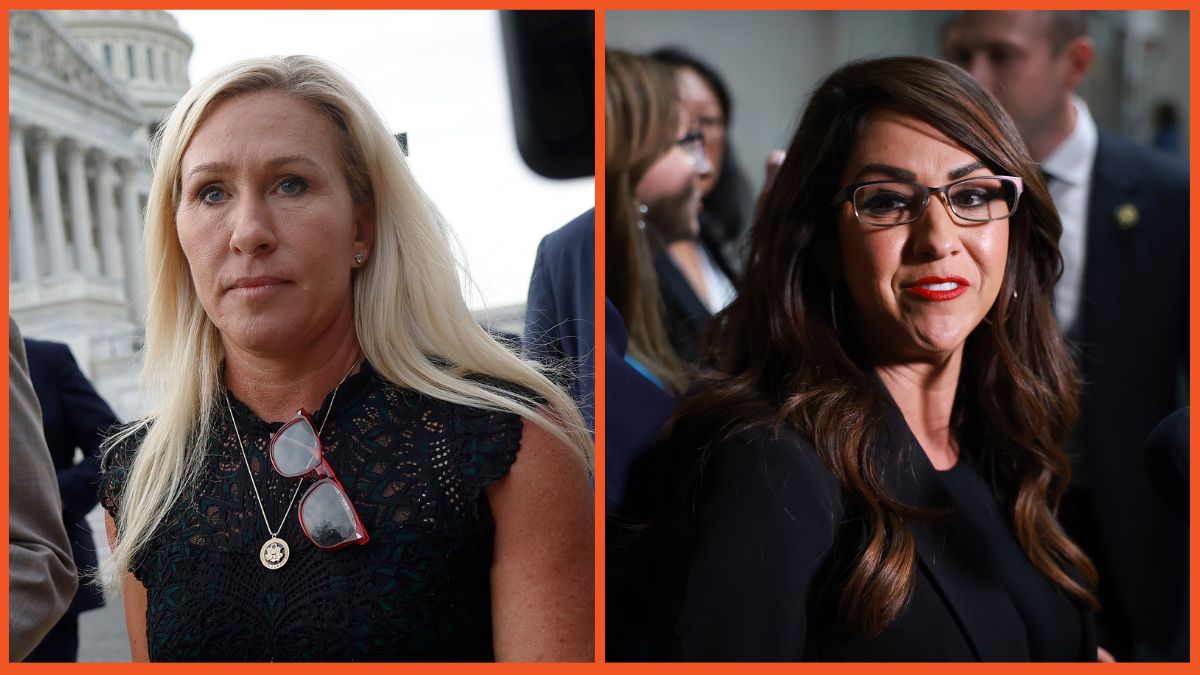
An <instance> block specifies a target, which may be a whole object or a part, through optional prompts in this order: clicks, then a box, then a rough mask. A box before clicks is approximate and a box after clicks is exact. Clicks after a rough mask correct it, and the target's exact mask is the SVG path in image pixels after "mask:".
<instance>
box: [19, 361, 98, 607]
mask: <svg viewBox="0 0 1200 675" xmlns="http://www.w3.org/2000/svg"><path fill="white" fill-rule="evenodd" d="M25 350H26V353H27V354H28V355H29V375H30V378H31V379H32V380H33V388H34V391H36V392H37V398H38V402H39V403H40V404H41V406H42V421H43V424H44V426H43V429H44V434H45V437H46V445H47V446H49V448H50V456H51V458H52V459H53V460H54V470H55V471H56V472H57V473H58V490H59V492H60V493H62V501H63V524H64V525H66V528H67V534H68V536H69V537H70V539H71V553H72V554H73V555H74V556H75V566H76V567H77V568H78V569H79V571H80V572H81V573H82V572H86V571H88V570H91V569H94V568H95V567H96V565H97V564H98V560H97V557H96V542H95V538H94V537H93V536H92V529H91V527H90V526H89V525H88V523H87V520H86V519H85V516H86V515H87V514H88V512H89V511H91V510H92V507H94V506H95V505H96V502H97V501H98V500H99V494H98V490H99V480H100V442H101V441H102V440H103V438H104V432H106V431H108V430H109V429H110V428H112V427H113V425H115V424H117V423H118V421H117V416H116V415H114V414H113V411H112V409H111V408H109V407H108V404H107V403H105V402H104V399H102V398H100V395H99V394H97V393H96V390H95V389H94V388H93V387H92V383H91V382H89V381H88V379H87V377H85V376H84V374H83V372H82V371H80V370H79V365H78V364H77V363H76V362H75V357H73V356H72V355H71V350H70V348H68V347H67V345H64V344H60V343H57V342H43V341H41V340H30V339H26V340H25ZM76 448H79V449H80V450H81V451H82V453H83V460H82V461H81V462H79V463H78V464H76V463H75V449H76ZM103 604H104V596H103V594H102V593H101V592H100V591H99V590H98V589H97V588H96V587H95V586H94V585H92V584H80V587H79V592H78V593H76V595H75V599H74V601H73V602H72V603H71V607H70V609H69V610H68V614H71V613H75V614H78V613H79V612H82V611H85V610H88V609H94V608H96V607H99V606H101V605H103Z"/></svg>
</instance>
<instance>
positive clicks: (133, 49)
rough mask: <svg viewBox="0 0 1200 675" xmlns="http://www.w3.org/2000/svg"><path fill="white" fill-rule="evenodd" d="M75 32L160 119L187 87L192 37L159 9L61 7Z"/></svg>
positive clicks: (66, 22) (61, 16) (61, 17)
mask: <svg viewBox="0 0 1200 675" xmlns="http://www.w3.org/2000/svg"><path fill="white" fill-rule="evenodd" d="M57 16H58V18H59V20H60V21H62V23H63V25H65V26H66V27H67V28H68V29H69V30H70V31H71V33H72V34H73V35H74V36H75V38H76V39H77V40H78V41H79V42H81V43H82V44H83V45H84V46H85V47H87V49H88V51H90V52H91V53H92V56H94V57H95V59H96V62H97V63H99V64H101V65H103V66H105V67H107V68H108V70H109V72H110V73H111V74H112V76H113V78H114V79H116V80H117V81H118V82H121V83H122V84H124V85H125V86H126V87H127V89H128V91H129V93H130V95H132V96H133V98H134V99H135V100H136V101H137V102H138V103H140V104H141V105H142V107H143V108H145V110H146V112H147V113H148V114H149V115H150V116H151V118H152V119H154V120H159V119H161V118H162V117H163V115H164V114H165V113H166V112H167V110H169V109H170V107H171V106H173V105H175V103H176V102H177V101H179V99H180V97H182V96H183V94H184V93H185V92H186V91H187V90H188V86H189V83H188V74H187V67H188V59H190V58H191V56H192V40H191V38H189V37H188V36H187V34H185V33H184V32H183V31H182V30H180V29H179V23H178V22H177V21H176V20H175V17H174V16H171V15H170V14H169V13H167V12H165V11H162V10H144V9H136V10H64V11H59V12H57Z"/></svg>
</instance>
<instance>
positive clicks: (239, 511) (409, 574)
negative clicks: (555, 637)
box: [101, 365, 521, 661]
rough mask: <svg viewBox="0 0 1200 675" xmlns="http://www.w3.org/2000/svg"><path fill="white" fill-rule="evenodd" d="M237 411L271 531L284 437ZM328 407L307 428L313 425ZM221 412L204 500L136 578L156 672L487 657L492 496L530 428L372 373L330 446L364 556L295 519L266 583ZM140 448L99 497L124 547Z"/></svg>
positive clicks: (282, 493)
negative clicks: (125, 513)
mask: <svg viewBox="0 0 1200 675" xmlns="http://www.w3.org/2000/svg"><path fill="white" fill-rule="evenodd" d="M231 402H232V406H233V414H234V415H235V416H236V418H237V425H238V428H239V429H240V431H241V434H242V439H243V442H244V444H245V449H246V456H247V457H248V459H249V463H250V467H249V470H250V472H251V473H253V474H254V479H255V481H257V483H258V489H259V492H260V494H261V495H262V501H263V505H264V507H265V508H266V513H267V518H268V519H269V520H270V523H271V528H272V529H274V528H275V527H277V526H278V525H279V523H280V521H281V520H282V519H283V518H284V513H285V511H287V508H288V502H289V500H290V499H291V498H292V494H293V492H294V491H295V489H296V485H297V480H299V479H288V478H283V477H282V476H280V475H278V474H277V473H276V472H275V471H274V470H273V469H272V467H271V462H270V459H269V458H268V457H267V456H266V454H265V453H266V450H267V443H268V440H269V438H270V436H271V434H272V433H273V432H274V431H275V430H276V429H278V428H279V427H280V426H282V425H281V424H279V423H275V424H268V423H265V422H263V421H261V420H259V419H258V418H257V417H256V416H255V415H254V414H253V413H252V412H251V411H250V410H249V409H248V408H247V407H246V406H244V405H243V404H242V403H240V402H239V401H237V400H236V399H233V398H231ZM329 403H330V401H329V399H328V398H327V399H326V401H325V402H324V403H323V404H322V406H321V409H320V410H318V411H317V412H316V413H314V414H313V419H314V423H315V424H316V425H318V426H319V425H320V424H321V423H322V421H323V420H325V415H326V411H327V410H328V409H329ZM221 411H222V412H223V413H224V414H222V415H220V419H219V421H218V422H217V424H216V433H215V436H214V438H213V439H212V442H211V443H210V444H209V454H208V457H207V458H206V461H205V464H204V468H203V471H202V474H201V478H200V481H199V485H198V487H197V488H195V489H194V490H193V491H191V492H190V493H189V494H187V495H185V497H184V498H183V499H181V500H180V502H179V503H178V504H177V505H176V506H175V507H174V508H173V509H172V510H171V512H170V515H169V516H168V518H167V519H166V520H165V521H164V522H163V523H162V524H161V525H160V526H159V527H158V529H157V531H156V533H155V535H154V537H153V540H152V542H151V544H150V546H149V547H148V549H147V550H146V552H145V554H144V555H143V556H142V557H141V558H140V559H139V560H138V562H137V564H136V565H135V566H134V570H133V573H134V575H135V576H136V577H137V579H138V580H139V581H141V582H142V584H143V585H144V586H145V587H146V593H147V609H146V626H147V631H146V632H147V640H148V643H149V652H150V659H151V660H153V661H267V660H275V661H444V660H454V661H484V660H490V659H492V658H493V654H492V632H491V597H490V590H489V583H488V574H489V568H490V565H491V561H492V538H493V533H494V524H493V521H492V517H491V513H490V511H489V509H488V503H487V498H486V497H485V496H484V494H483V488H484V487H485V486H487V485H488V484H489V483H491V482H492V481H494V480H496V479H498V478H501V477H503V476H504V475H505V473H506V472H507V471H508V469H509V467H510V466H511V465H512V463H513V461H514V460H515V459H516V454H517V449H518V447H519V445H520V440H521V419H520V417H518V416H516V415H512V414H508V413H497V412H491V411H485V410H479V409H474V408H468V407H465V406H460V405H455V404H451V403H446V402H442V401H437V400H432V399H429V398H427V397H424V396H422V395H420V394H417V393H415V392H413V391H410V390H406V389H402V388H400V387H397V386H394V385H392V384H390V383H388V382H386V381H385V380H383V379H382V378H381V377H379V376H378V375H377V374H376V373H375V372H374V371H373V370H372V369H371V368H370V367H369V366H365V365H364V367H363V369H362V370H361V371H360V372H359V373H357V374H355V375H354V376H352V377H350V378H349V379H347V380H346V381H345V382H344V383H343V384H342V386H341V388H340V390H339V391H338V393H337V398H336V400H335V401H334V408H333V411H332V413H331V414H330V415H329V419H328V421H327V423H326V424H325V426H324V431H323V432H322V433H321V440H322V442H323V443H324V446H325V458H326V460H328V462H329V464H330V465H331V466H332V467H333V470H334V472H336V473H337V476H338V478H340V479H341V481H342V483H343V485H344V486H345V488H346V491H347V492H348V493H349V494H350V498H351V500H352V501H353V503H354V506H355V508H356V509H357V511H358V514H359V517H360V518H361V519H362V522H363V525H364V526H365V527H366V530H367V532H368V534H369V535H370V542H369V543H367V544H365V545H350V546H348V547H346V548H342V549H339V550H337V551H331V552H330V551H322V550H320V549H318V548H316V547H315V546H314V545H313V544H312V542H311V541H309V539H308V538H307V537H306V536H305V535H304V533H303V531H302V530H301V528H300V525H299V522H298V520H297V517H296V507H295V505H293V506H292V509H291V511H290V512H289V513H288V514H287V519H286V521H285V522H284V524H283V529H282V531H281V532H280V533H279V536H280V537H281V538H282V539H284V540H285V541H286V542H287V543H288V545H289V547H290V549H291V556H290V558H289V559H288V561H287V563H286V564H285V565H284V566H283V567H282V568H280V569H278V570H268V569H266V568H265V567H264V566H263V565H262V563H261V562H260V561H259V548H260V547H261V546H262V544H263V543H264V542H265V541H266V540H267V539H268V538H269V537H270V535H269V534H268V530H267V527H266V525H265V524H264V523H263V515H262V512H261V511H260V510H259V506H258V504H257V502H256V501H255V498H254V491H253V489H252V488H251V485H250V479H249V475H248V473H247V470H246V467H245V466H244V464H245V463H244V462H243V461H242V454H241V452H240V451H239V449H238V445H237V440H236V438H235V437H234V433H233V428H232V426H231V425H230V424H229V419H228V418H229V413H228V411H227V410H226V409H225V408H224V406H222V408H221ZM138 445H139V443H138V442H137V441H136V440H135V441H131V442H129V443H126V444H125V445H123V446H122V447H118V448H116V449H115V450H114V451H113V453H112V454H111V456H110V459H109V460H108V461H107V462H106V465H107V467H106V472H105V474H104V481H103V484H102V487H101V497H102V500H103V504H104V507H105V508H106V509H107V510H108V511H109V513H111V514H112V516H113V518H114V520H115V522H116V523H117V528H118V536H119V532H120V523H121V487H122V484H123V482H124V479H125V476H126V469H127V467H128V466H129V461H130V459H131V456H132V454H133V453H134V452H136V449H137V446H138ZM313 480H314V479H312V478H306V479H303V483H304V485H303V486H302V487H301V490H304V489H306V488H307V486H308V485H309V484H311V483H312V482H313ZM297 501H298V500H297Z"/></svg>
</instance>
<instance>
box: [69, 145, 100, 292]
mask: <svg viewBox="0 0 1200 675" xmlns="http://www.w3.org/2000/svg"><path fill="white" fill-rule="evenodd" d="M66 149H67V188H68V190H69V192H68V196H69V198H70V200H71V238H72V239H74V240H75V259H76V260H77V261H79V269H80V270H82V271H83V273H84V274H87V275H88V276H93V277H94V276H98V275H99V274H100V263H99V261H97V260H96V245H95V243H94V242H93V241H92V204H91V202H90V201H89V200H88V185H87V172H86V170H85V169H84V166H83V146H82V145H81V144H80V143H79V141H77V140H75V139H73V138H69V139H67V141H66Z"/></svg>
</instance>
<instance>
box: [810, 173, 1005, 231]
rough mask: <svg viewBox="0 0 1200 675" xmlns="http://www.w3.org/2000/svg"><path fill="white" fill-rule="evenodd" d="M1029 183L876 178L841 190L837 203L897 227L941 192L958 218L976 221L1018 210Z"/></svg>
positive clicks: (862, 218) (864, 218) (866, 219)
mask: <svg viewBox="0 0 1200 675" xmlns="http://www.w3.org/2000/svg"><path fill="white" fill-rule="evenodd" d="M1024 190H1025V183H1024V181H1022V180H1021V179H1020V178H1018V177H1016V176H974V177H971V178H964V179H962V180H958V181H955V182H953V183H950V184H949V185H943V186H942V187H929V186H926V185H921V184H920V183H914V182H912V181H907V180H873V181H867V182H865V183H855V184H854V185H848V186H846V187H845V188H843V189H842V190H840V191H839V192H838V194H837V196H836V197H835V198H834V200H833V206H838V205H840V204H841V203H842V202H846V201H848V202H850V203H851V204H852V205H853V206H854V217H855V218H858V221H859V222H860V223H862V224H864V225H876V226H879V227H893V226H896V225H905V224H907V223H911V222H913V221H915V220H917V219H918V218H920V217H921V215H922V214H924V213H925V209H926V207H928V206H929V196H930V195H931V194H933V193H936V192H940V193H942V194H944V195H945V196H946V205H947V206H948V207H949V208H950V212H951V213H952V214H954V215H955V216H957V217H958V218H960V219H962V220H965V221H969V222H972V223H986V222H989V221H992V220H1002V219H1004V218H1008V217H1010V216H1012V214H1014V213H1016V211H1017V202H1018V201H1019V200H1020V197H1021V193H1022V192H1023V191H1024Z"/></svg>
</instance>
